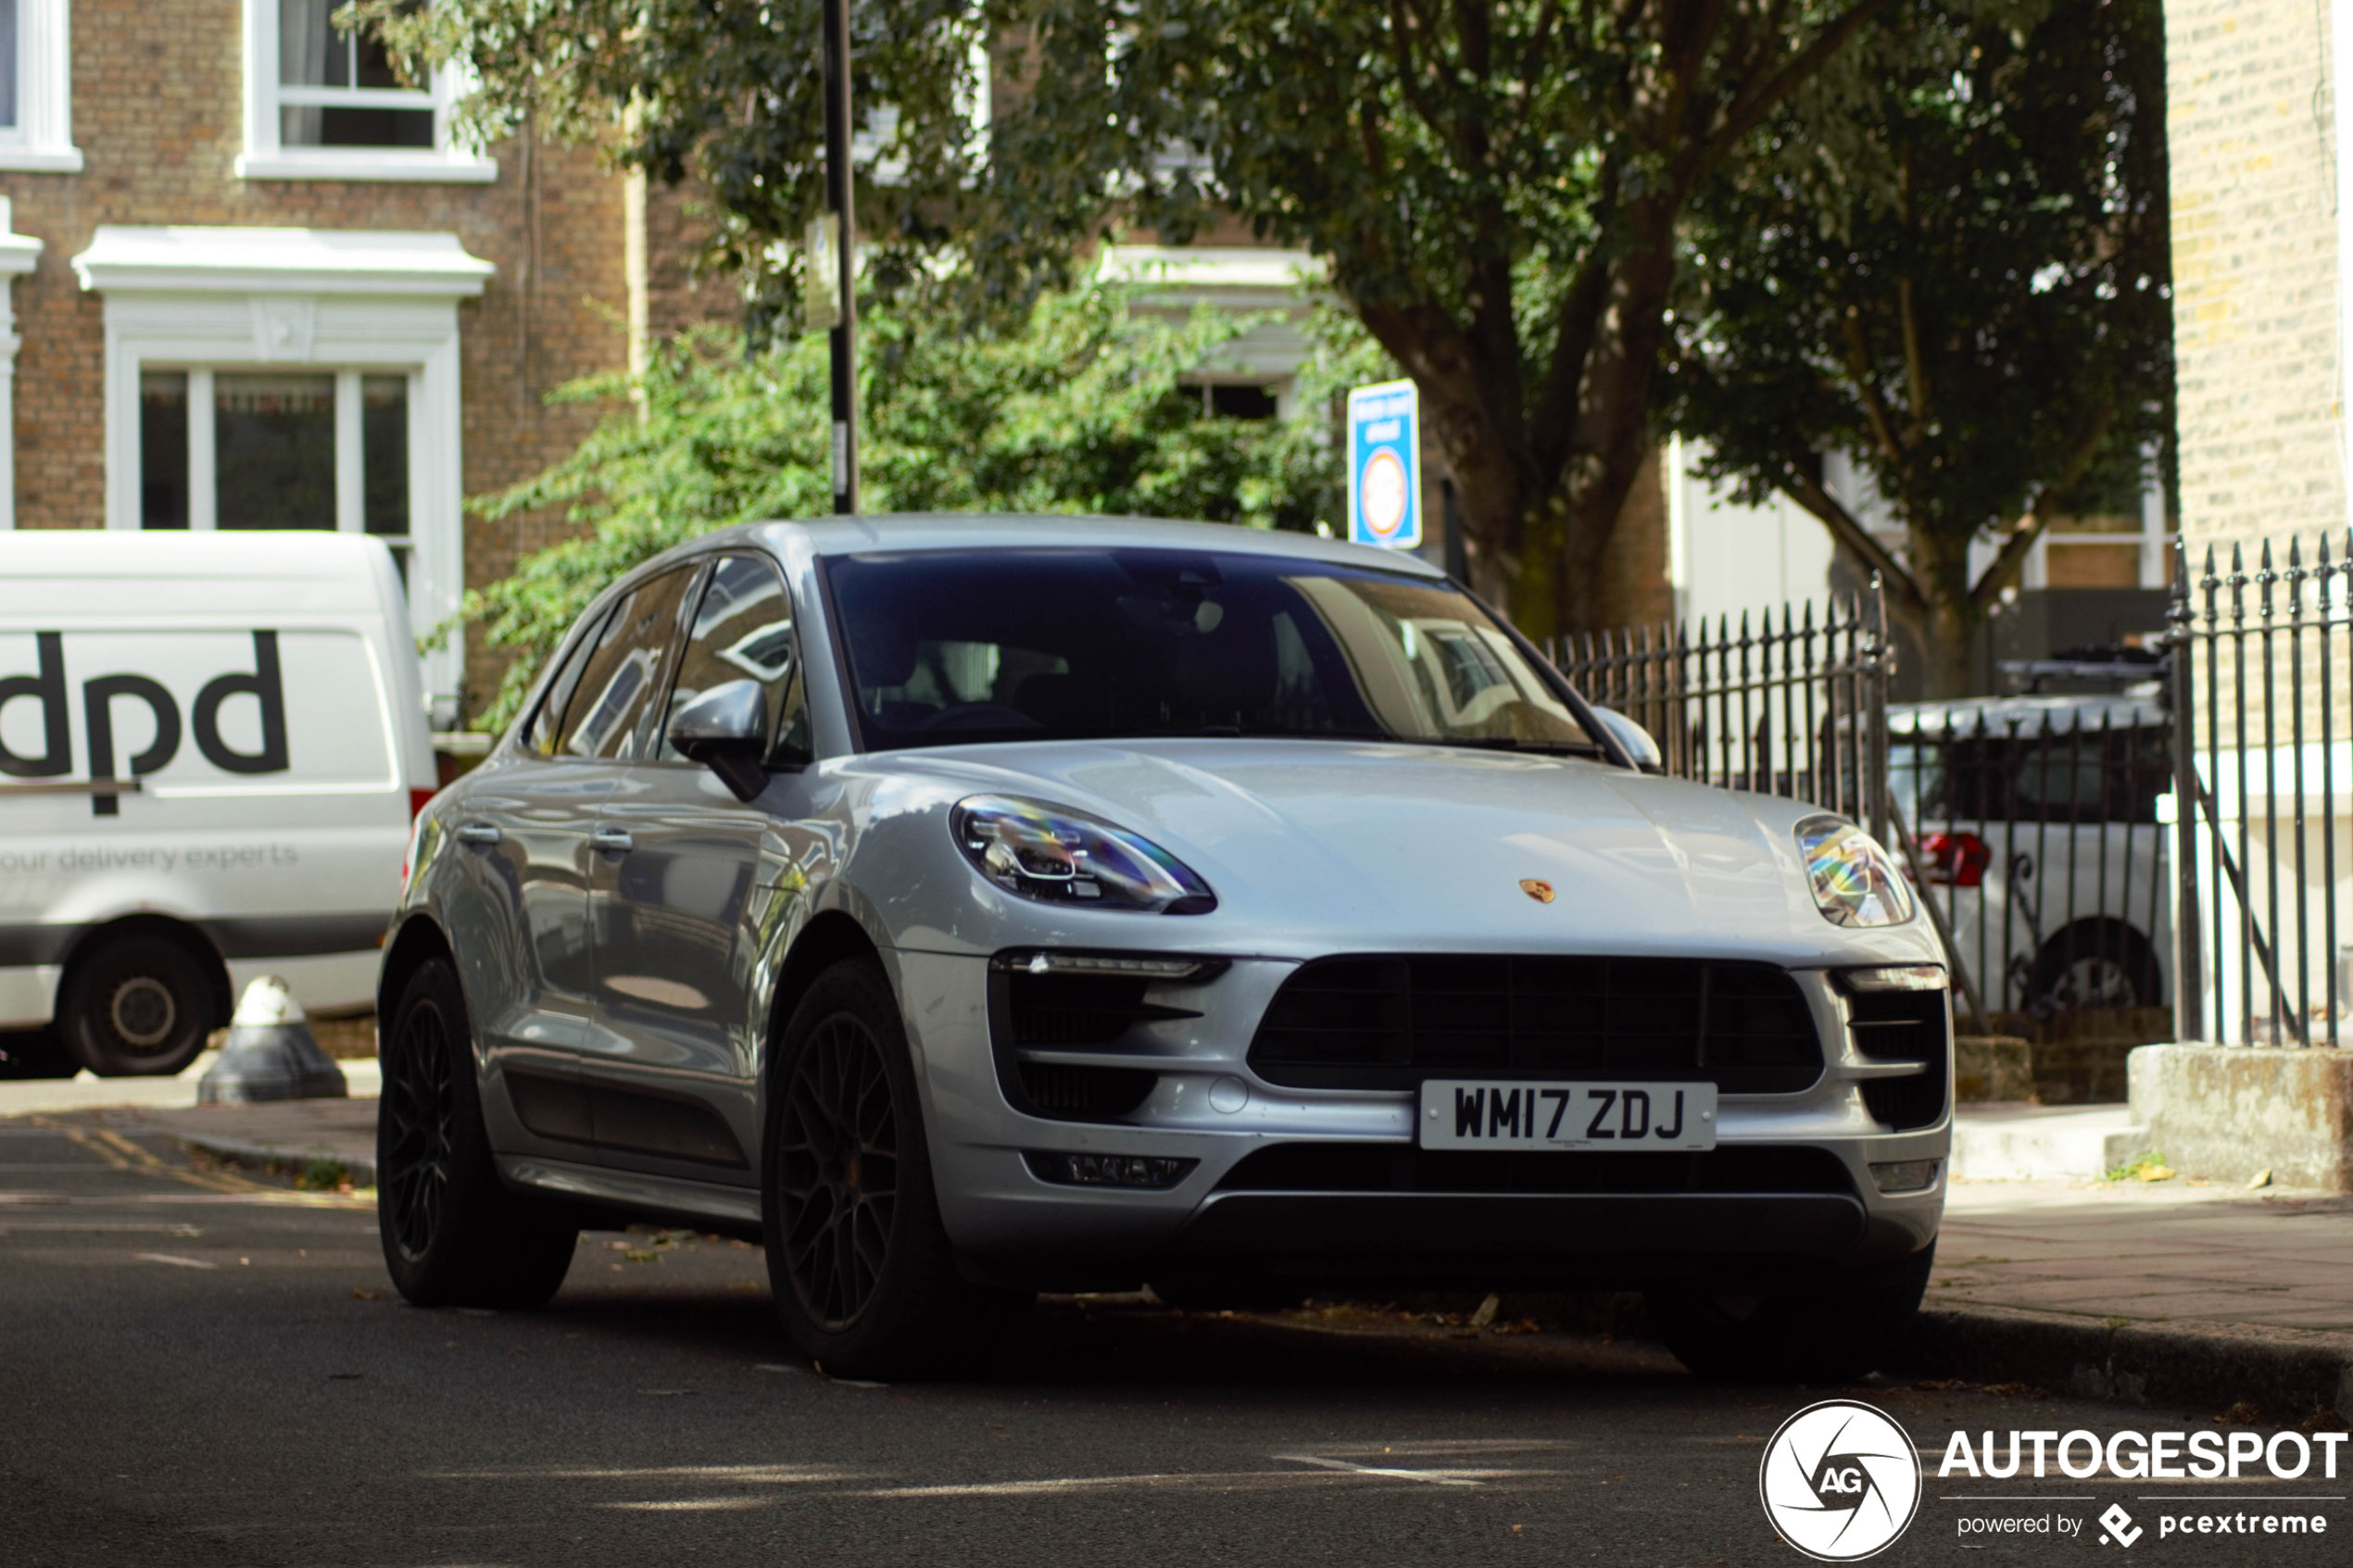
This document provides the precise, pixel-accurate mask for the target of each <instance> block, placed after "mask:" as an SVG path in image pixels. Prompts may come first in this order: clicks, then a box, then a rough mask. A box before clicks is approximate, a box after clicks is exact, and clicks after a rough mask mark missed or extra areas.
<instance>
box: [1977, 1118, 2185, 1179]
mask: <svg viewBox="0 0 2353 1568" xmlns="http://www.w3.org/2000/svg"><path fill="white" fill-rule="evenodd" d="M2148 1148H2149V1135H2148V1129H2147V1128H2145V1127H2143V1126H2139V1125H2136V1124H2135V1123H2133V1113H2132V1110H2131V1109H2130V1108H2129V1107H2127V1106H2122V1105H2028V1104H2024V1103H2022V1102H2007V1103H2003V1102H1995V1103H1992V1104H1981V1105H1968V1104H1964V1105H1962V1106H1961V1107H1959V1109H1958V1110H1957V1114H1956V1115H1955V1117H1954V1119H1953V1166H1952V1174H1953V1175H1954V1176H1955V1177H1956V1178H1957V1179H1958V1180H1961V1181H1971V1182H2016V1181H2033V1180H2037V1179H2044V1178H2052V1177H2071V1178H2074V1179H2077V1180H2083V1181H2088V1180H2091V1179H2092V1178H2094V1177H2097V1176H2104V1175H2106V1174H2107V1173H2108V1172H2110V1171H2113V1170H2115V1169H2117V1168H2118V1167H2119V1166H2121V1165H2127V1164H2130V1163H2131V1162H2132V1161H2133V1160H2135V1159H2138V1158H2139V1157H2140V1156H2141V1155H2143V1154H2145V1153H2146V1152H2147V1151H2148Z"/></svg>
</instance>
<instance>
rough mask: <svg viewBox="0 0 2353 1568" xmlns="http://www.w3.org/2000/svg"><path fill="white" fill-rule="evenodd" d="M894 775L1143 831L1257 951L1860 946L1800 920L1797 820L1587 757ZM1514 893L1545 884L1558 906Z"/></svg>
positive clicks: (1140, 748) (1060, 757)
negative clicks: (1253, 940) (1250, 930)
mask: <svg viewBox="0 0 2353 1568" xmlns="http://www.w3.org/2000/svg"><path fill="white" fill-rule="evenodd" d="M893 764H894V766H893V771H895V772H900V773H901V774H902V776H903V775H904V773H905V772H906V771H910V770H911V769H912V771H918V772H929V773H937V774H939V775H948V776H952V777H953V778H954V779H956V780H957V781H959V782H960V783H969V784H971V785H972V786H973V787H974V788H975V789H986V790H989V791H995V792H1002V793H1004V794H1008V795H1014V796H1022V797H1029V798H1032V799H1038V800H1042V801H1046V802H1049V803H1051V804H1057V805H1062V806H1067V807H1073V808H1076V809H1081V810H1084V811H1088V812H1091V813H1093V814H1095V815H1098V816H1101V817H1103V818H1104V819H1106V820H1108V821H1110V822H1114V823H1116V824H1117V825H1119V826H1122V827H1126V828H1128V829H1131V830H1133V831H1136V832H1138V833H1141V834H1144V835H1145V836H1146V837H1149V838H1151V839H1152V840H1153V841H1154V842H1155V843H1158V844H1159V845H1161V846H1162V847H1164V848H1166V849H1168V850H1169V851H1171V852H1172V853H1174V854H1175V855H1176V856H1177V858H1178V859H1182V860H1184V861H1185V862H1186V863H1187V864H1188V865H1189V866H1191V867H1192V868H1193V869H1194V870H1195V871H1197V872H1200V873H1201V874H1202V876H1203V877H1204V878H1206V879H1207V880H1208V882H1209V884H1210V885H1211V886H1212V887H1213V888H1214V890H1215V891H1216V893H1217V896H1218V899H1219V909H1218V912H1217V914H1216V915H1215V916H1213V917H1211V919H1210V920H1209V921H1206V922H1202V923H1203V925H1204V926H1208V925H1216V926H1219V927H1221V928H1223V929H1224V930H1226V931H1227V932H1231V931H1232V930H1234V928H1235V927H1236V926H1237V925H1249V926H1254V927H1257V928H1258V933H1259V940H1260V942H1262V943H1272V944H1273V945H1274V946H1273V947H1271V948H1264V947H1263V948H1262V950H1276V951H1279V950H1283V949H1284V947H1287V946H1288V944H1287V943H1286V942H1285V940H1284V939H1285V938H1286V937H1290V938H1295V939H1296V941H1297V943H1298V945H1299V946H1300V947H1302V948H1325V949H1328V948H1329V947H1334V946H1340V947H1346V946H1355V945H1360V944H1362V943H1364V942H1365V941H1366V940H1368V939H1371V940H1374V941H1376V942H1377V943H1378V946H1380V947H1389V948H1391V949H1398V948H1422V949H1424V950H1427V949H1428V948H1431V947H1441V948H1450V949H1453V950H1456V951H1465V950H1485V951H1496V950H1514V949H1518V950H1526V949H1528V948H1529V947H1531V946H1537V947H1540V948H1541V949H1549V948H1554V947H1556V946H1557V945H1559V944H1561V943H1569V944H1573V945H1575V946H1578V947H1586V948H1588V949H1589V950H1590V949H1591V948H1592V947H1593V946H1594V945H1596V944H1598V945H1600V946H1602V947H1606V948H1607V949H1608V950H1613V951H1617V952H1621V953H1642V952H1651V951H1670V950H1671V951H1675V952H1679V953H1692V952H1694V951H1701V950H1709V951H1716V952H1718V953H1721V954H1724V955H1727V956H1730V955H1745V954H1754V955H1756V956H1760V957H1762V956H1768V955H1769V956H1771V957H1773V958H1776V959H1778V960H1781V961H1793V960H1795V961H1803V960H1805V959H1806V958H1807V957H1810V956H1814V955H1817V954H1826V953H1828V952H1829V951H1830V950H1831V948H1832V947H1838V948H1840V949H1841V950H1847V949H1850V948H1851V947H1852V946H1853V941H1854V938H1855V937H1856V935H1858V934H1856V933H1853V932H1849V931H1844V930H1843V929H1842V928H1839V927H1835V926H1832V925H1831V924H1830V922H1827V921H1825V920H1823V919H1822V917H1821V915H1820V914H1819V913H1818V911H1817V910H1816V909H1815V908H1814V904H1813V899H1812V896H1811V895H1810V893H1809V892H1808V891H1807V890H1806V884H1805V878H1804V875H1803V872H1802V869H1801V867H1800V866H1799V863H1798V860H1797V857H1796V849H1795V846H1794V844H1793V842H1792V841H1791V838H1790V834H1789V823H1790V822H1793V821H1794V820H1795V818H1796V817H1798V816H1800V815H1803V814H1804V808H1801V807H1797V806H1794V805H1793V804H1792V803H1790V802H1787V801H1780V800H1772V799H1768V798H1766V797H1755V796H1742V795H1736V794H1733V793H1730V792H1729V791H1725V790H1720V789H1713V788H1709V787H1707V786H1705V785H1701V784H1690V783H1687V782H1684V781H1681V780H1675V779H1665V778H1657V777H1653V776H1648V775H1644V774H1640V773H1634V772H1629V771H1626V770H1625V769H1622V768H1617V767H1612V766H1609V765H1607V764H1604V763H1599V762H1592V761H1586V760H1583V759H1568V758H1554V757H1542V756H1533V755H1517V754H1510V753H1491V752H1481V751H1473V750H1466V749H1462V748H1455V747H1438V746H1410V745H1393V744H1382V743H1360V742H1346V741H1296V742H1290V741H1269V740H1222V739H1214V738H1201V739H1188V740H1168V741H1151V742H1134V743H1125V744H1118V745H1110V744H1101V743H1077V742H1065V743H1031V744H1027V745H1022V746H972V747H959V748H956V749H955V750H954V751H952V752H947V751H942V752H931V753H925V754H922V755H921V756H920V757H919V758H918V757H910V756H909V755H908V754H905V753H900V754H898V756H896V757H895V758H894V759H893ZM939 782H941V783H943V784H944V783H948V782H949V778H948V777H942V778H941V779H940V781H939ZM1524 882H1527V883H1538V884H1547V885H1549V887H1550V888H1551V890H1552V892H1553V897H1552V899H1551V901H1549V902H1543V901H1540V899H1539V898H1538V897H1533V896H1531V894H1530V893H1529V891H1527V890H1525V889H1524V888H1523V886H1522V884H1523V883H1524ZM1539 891H1540V892H1541V889H1539ZM1188 923H1190V922H1188ZM1201 935H1202V937H1204V938H1205V939H1210V940H1216V938H1211V937H1210V936H1209V933H1208V932H1207V931H1206V930H1204V931H1203V932H1202V934H1201Z"/></svg>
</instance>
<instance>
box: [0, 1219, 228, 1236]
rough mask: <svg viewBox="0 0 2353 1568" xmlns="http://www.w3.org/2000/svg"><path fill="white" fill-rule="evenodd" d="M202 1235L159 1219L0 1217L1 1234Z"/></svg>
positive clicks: (187, 1226)
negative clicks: (27, 1218)
mask: <svg viewBox="0 0 2353 1568" xmlns="http://www.w3.org/2000/svg"><path fill="white" fill-rule="evenodd" d="M202 1235H204V1232H202V1231H200V1230H198V1229H197V1228H196V1227H195V1226H194V1225H173V1224H166V1223H163V1222H162V1221H160V1220H146V1221H137V1220H122V1221H107V1220H0V1236H178V1237H180V1238H181V1239H182V1240H183V1241H184V1240H187V1239H189V1238H190V1237H193V1236H202Z"/></svg>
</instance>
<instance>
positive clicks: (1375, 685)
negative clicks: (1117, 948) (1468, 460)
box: [826, 548, 1599, 751]
mask: <svg viewBox="0 0 2353 1568" xmlns="http://www.w3.org/2000/svg"><path fill="white" fill-rule="evenodd" d="M826 575H827V580H828V582H829V583H830V585H831V587H832V589H833V595H834V602H835V604H836V606H837V610H838V613H839V615H840V618H841V623H842V632H843V638H842V641H843V642H844V644H845V645H846V646H848V649H849V663H850V669H851V684H852V686H853V688H854V690H855V693H856V698H857V707H858V721H859V724H860V727H861V729H862V732H863V738H864V745H865V746H866V747H867V748H868V749H870V750H883V749H888V748H892V747H899V746H953V745H963V744H968V743H971V742H974V741H982V740H1047V739H1071V738H1088V737H1097V736H1140V735H1199V734H1243V735H1296V736H1309V737H1330V738H1348V737H1359V738H1368V739H1383V740H1389V739H1394V740H1412V741H1424V742H1431V743H1436V744H1441V745H1457V746H1491V747H1498V748H1509V749H1517V748H1523V747H1524V748H1527V749H1530V750H1560V749H1574V750H1579V751H1598V749H1599V748H1598V747H1597V746H1595V745H1594V744H1593V742H1592V738H1591V737H1590V736H1589V735H1587V734H1586V733H1585V731H1584V729H1583V728H1582V727H1581V726H1580V725H1579V723H1578V721H1577V720H1576V718H1575V717H1574V716H1573V715H1572V714H1571V713H1570V711H1569V709H1568V707H1567V704H1566V703H1565V702H1564V701H1563V700H1562V696H1561V693H1560V690H1559V688H1558V686H1557V685H1556V684H1555V681H1554V679H1548V678H1547V676H1546V674H1545V673H1544V672H1540V671H1539V670H1538V669H1537V668H1535V667H1534V666H1533V665H1532V664H1531V662H1530V661H1529V659H1528V658H1527V656H1525V655H1523V654H1522V653H1521V652H1520V650H1519V648H1518V646H1517V645H1516V644H1515V643H1514V642H1513V641H1512V639H1511V638H1510V637H1509V636H1507V635H1506V634H1505V633H1504V631H1503V629H1502V628H1501V627H1499V626H1497V625H1496V624H1495V622H1494V621H1492V620H1491V619H1490V618H1489V616H1488V615H1487V613H1486V612H1485V611H1483V610H1482V609H1480V608H1478V604H1477V603H1476V602H1475V601H1473V600H1472V599H1471V598H1470V596H1468V595H1466V594H1464V593H1462V592H1461V591H1460V590H1458V589H1456V588H1454V587H1453V586H1452V585H1451V584H1448V583H1433V582H1428V581H1426V580H1422V579H1416V578H1410V577H1404V576H1402V575H1397V574H1392V573H1388V572H1381V571H1363V570H1360V569H1356V568H1351V567H1345V566H1333V565H1327V564H1325V563H1323V562H1318V561H1305V560H1290V559H1283V558H1277V557H1267V556H1255V555H1244V554H1239V553H1235V554H1227V553H1225V552H1222V551H1195V550H1150V549H1135V550H1128V549H1107V548H1106V549H1064V548H1039V549H990V550H973V551H961V550H938V551H922V552H910V553H906V554H874V555H855V556H843V557H836V558H831V559H829V560H828V561H827V562H826Z"/></svg>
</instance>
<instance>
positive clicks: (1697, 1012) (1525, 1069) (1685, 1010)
mask: <svg viewBox="0 0 2353 1568" xmlns="http://www.w3.org/2000/svg"><path fill="white" fill-rule="evenodd" d="M1250 1065H1251V1067H1252V1070H1253V1071H1255V1072H1256V1073H1258V1075H1259V1076H1260V1077H1262V1078H1264V1079H1265V1080H1266V1081H1267V1082H1268V1083H1270V1084H1281V1085H1288V1086H1290V1087H1293V1088H1310V1089H1410V1088H1414V1087H1416V1086H1417V1085H1420V1083H1421V1082H1422V1080H1423V1079H1424V1078H1428V1077H1454V1076H1474V1075H1478V1074H1485V1073H1497V1074H1504V1075H1512V1076H1533V1075H1537V1074H1550V1075H1558V1076H1564V1077H1567V1076H1575V1077H1583V1078H1604V1079H1608V1078H1655V1079H1664V1080H1669V1081H1680V1080H1687V1079H1688V1080H1694V1081H1706V1080H1712V1081H1713V1082H1714V1083H1715V1084H1716V1085H1718V1088H1719V1089H1720V1090H1721V1091H1722V1092H1723V1093H1725V1094H1734V1095H1772V1094H1795V1093H1797V1092H1798V1091H1800V1090H1803V1089H1805V1088H1806V1087H1807V1086H1808V1085H1811V1084H1812V1083H1813V1082H1814V1081H1815V1080H1816V1079H1817V1078H1818V1077H1820V1076H1821V1072H1822V1047H1821V1041H1820V1039H1819V1038H1818V1036H1817V1035H1816V1034H1815V1030H1814V1017H1813V1013H1812V1011H1811V1010H1809V1009H1808V1008H1807V1007H1806V997H1805V994H1804V993H1803V992H1801V991H1800V990H1799V989H1798V987H1797V982H1796V981H1794V980H1793V979H1792V978H1791V977H1790V975H1789V974H1788V972H1786V971H1784V970H1781V969H1779V968H1776V967H1775V966H1773V965H1771V964H1765V963H1742V962H1730V961H1726V962H1717V961H1706V960H1691V959H1613V958H1551V957H1544V958H1467V957H1466V958H1441V957H1396V958H1346V959H1319V960H1315V962H1313V963H1309V964H1304V965H1302V966H1301V968H1300V969H1299V971H1298V972H1296V973H1294V974H1293V975H1292V976H1291V977H1290V979H1289V980H1287V981H1285V982H1284V983H1283V988H1282V989H1281V990H1280V991H1279V992H1277V994H1276V997H1275V1000H1274V1002H1273V1003H1272V1004H1271V1005H1270V1006H1269V1007H1268V1008H1267V1010H1266V1016H1265V1018H1264V1019H1263V1020H1262V1021H1261V1022H1260V1023H1259V1026H1258V1037H1257V1038H1256V1039H1255V1040H1253V1041H1252V1043H1251V1047H1250ZM1548 1158H1549V1157H1548Z"/></svg>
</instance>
